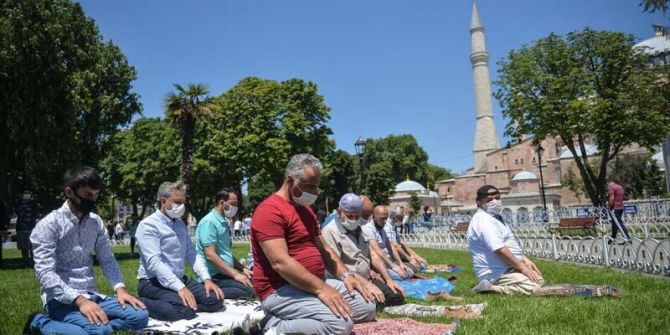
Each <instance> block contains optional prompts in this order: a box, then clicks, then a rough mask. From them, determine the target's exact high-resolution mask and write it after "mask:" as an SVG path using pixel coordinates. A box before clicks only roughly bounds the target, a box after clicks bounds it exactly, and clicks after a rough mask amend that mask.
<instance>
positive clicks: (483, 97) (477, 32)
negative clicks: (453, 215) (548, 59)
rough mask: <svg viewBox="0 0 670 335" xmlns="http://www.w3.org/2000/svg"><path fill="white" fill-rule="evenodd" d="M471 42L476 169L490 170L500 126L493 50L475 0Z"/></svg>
mask: <svg viewBox="0 0 670 335" xmlns="http://www.w3.org/2000/svg"><path fill="white" fill-rule="evenodd" d="M470 41H471V43H472V53H471V54H470V62H472V72H473V74H474V77H475V99H476V101H477V128H476V132H475V145H474V147H473V149H472V153H473V156H474V159H475V167H474V172H475V173H478V172H483V171H486V170H487V167H486V154H487V153H489V152H491V151H493V150H496V149H498V148H500V144H498V136H496V127H495V124H494V122H493V104H492V103H491V80H490V79H489V53H488V52H486V45H485V43H484V26H483V25H482V22H481V20H480V19H479V11H478V10H477V3H476V2H475V1H474V0H473V1H472V19H471V22H470Z"/></svg>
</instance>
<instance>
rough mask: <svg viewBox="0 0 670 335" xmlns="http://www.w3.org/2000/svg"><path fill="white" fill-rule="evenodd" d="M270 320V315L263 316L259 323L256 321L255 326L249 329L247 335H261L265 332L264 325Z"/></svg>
mask: <svg viewBox="0 0 670 335" xmlns="http://www.w3.org/2000/svg"><path fill="white" fill-rule="evenodd" d="M271 318H272V315H270V314H265V316H264V317H263V318H262V319H261V321H258V322H257V323H256V324H255V325H253V326H251V327H249V334H250V335H263V333H264V332H265V325H267V324H268V321H270V319H271Z"/></svg>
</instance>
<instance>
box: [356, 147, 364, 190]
mask: <svg viewBox="0 0 670 335" xmlns="http://www.w3.org/2000/svg"><path fill="white" fill-rule="evenodd" d="M365 144H366V143H365V140H363V138H361V137H359V138H358V139H357V140H356V143H354V148H356V155H358V163H359V164H358V165H359V167H360V185H359V188H358V192H359V193H363V188H364V187H365V158H364V155H365Z"/></svg>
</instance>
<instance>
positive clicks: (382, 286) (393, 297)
mask: <svg viewBox="0 0 670 335" xmlns="http://www.w3.org/2000/svg"><path fill="white" fill-rule="evenodd" d="M372 283H373V284H375V286H377V287H378V288H379V290H381V291H382V293H384V300H385V301H384V305H385V306H397V305H402V304H404V303H405V297H404V296H403V295H402V293H400V292H398V293H393V291H391V288H390V287H389V286H388V285H386V283H385V282H383V281H381V280H378V279H373V280H372Z"/></svg>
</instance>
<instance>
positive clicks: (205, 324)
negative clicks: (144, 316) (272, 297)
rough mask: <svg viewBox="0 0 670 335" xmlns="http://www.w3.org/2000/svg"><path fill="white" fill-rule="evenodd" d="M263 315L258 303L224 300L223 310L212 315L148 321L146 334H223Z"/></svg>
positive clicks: (246, 325)
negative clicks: (172, 320)
mask: <svg viewBox="0 0 670 335" xmlns="http://www.w3.org/2000/svg"><path fill="white" fill-rule="evenodd" d="M264 315H265V314H264V313H263V310H262V309H261V303H260V302H258V301H248V300H232V299H224V300H223V308H221V310H219V311H218V312H214V313H197V317H196V318H195V319H192V320H179V321H175V322H169V321H160V320H155V319H149V326H148V327H147V328H145V329H144V331H143V332H144V333H146V334H161V333H164V334H171V335H186V334H188V335H192V334H199V335H200V334H223V333H224V332H227V331H230V330H231V329H233V328H234V327H238V326H242V327H245V328H246V327H248V326H249V325H250V324H251V323H252V321H253V320H260V319H262V318H263V316H264Z"/></svg>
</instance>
